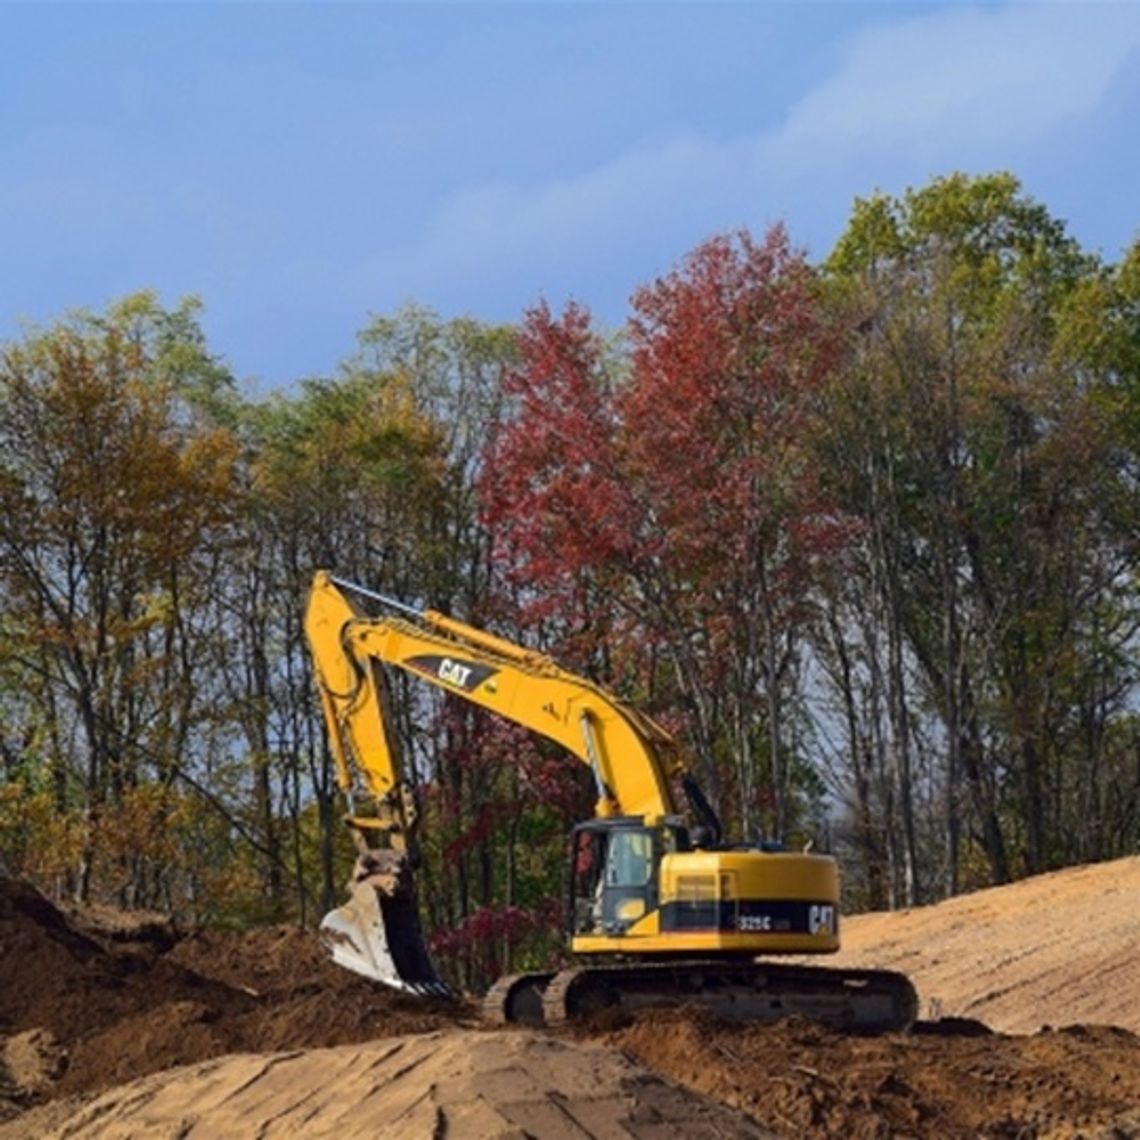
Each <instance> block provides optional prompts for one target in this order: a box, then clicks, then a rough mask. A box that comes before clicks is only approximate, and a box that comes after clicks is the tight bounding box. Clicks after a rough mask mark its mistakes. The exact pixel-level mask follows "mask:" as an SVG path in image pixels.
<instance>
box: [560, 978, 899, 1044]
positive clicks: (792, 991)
mask: <svg viewBox="0 0 1140 1140" xmlns="http://www.w3.org/2000/svg"><path fill="white" fill-rule="evenodd" d="M695 973H699V974H701V975H704V977H705V978H706V980H707V983H706V985H705V986H704V987H703V989H698V990H691V989H689V988H688V984H686V983H687V979H686V983H683V982H682V981H681V980H680V979H681V978H683V977H684V976H685V975H690V976H691V975H693V974H695ZM757 977H762V978H764V979H765V981H766V982H767V984H766V985H765V986H763V987H762V988H759V989H758V990H757V991H756V992H757V993H758V994H759V995H763V994H772V995H773V996H775V995H779V996H780V999H781V1005H780V1007H779V1008H777V1009H774V1010H773V1011H772V1012H771V1013H769V1012H767V1011H765V1012H764V1013H761V1014H759V1015H758V1016H756V1017H754V1018H748V1019H750V1020H776V1019H778V1018H779V1017H781V1016H789V1015H796V1014H800V1015H802V1016H808V1017H811V1018H812V1019H813V1020H817V1021H820V1022H822V1023H823V1024H825V1025H830V1026H831V1027H832V1028H835V1029H839V1030H853V1031H854V1032H859V1033H888V1032H897V1031H902V1030H906V1029H909V1028H910V1026H911V1025H913V1024H914V1021H915V1020H916V1018H917V1016H918V995H917V994H916V992H915V989H914V986H913V985H912V984H911V982H910V979H909V978H907V977H906V976H905V975H904V974H898V973H894V972H893V971H890V970H834V969H828V968H826V967H817V966H784V965H776V964H773V963H771V962H757V963H753V962H748V963H741V964H736V965H733V964H726V963H723V962H708V961H699V960H696V961H688V962H671V963H653V964H647V965H632V966H631V965H624V966H602V967H597V966H582V967H577V968H574V969H569V970H563V971H562V972H561V973H559V974H557V975H556V976H555V977H554V978H553V979H552V980H551V982H550V984H549V985H548V986H547V987H546V990H545V992H544V994H543V999H542V1010H543V1017H544V1019H545V1022H546V1024H547V1025H559V1024H562V1023H564V1022H566V1021H572V1020H574V1019H575V1018H576V1017H579V1016H581V1015H582V1014H583V1013H586V1012H589V1011H590V1010H591V1009H596V1008H599V1007H601V1006H606V1005H617V1006H620V1005H622V1004H625V1003H624V1002H623V996H626V995H630V996H634V997H636V999H637V1004H656V1001H655V998H654V996H653V995H654V993H656V995H657V996H659V998H660V1004H662V1005H679V1004H692V1005H695V1006H698V1007H699V1006H700V1005H701V1004H702V997H703V996H709V997H712V996H714V995H715V992H716V991H717V990H718V989H722V988H724V987H731V986H741V987H744V988H745V989H748V988H749V987H752V986H754V984H755V980H756V979H757ZM832 996H834V997H845V998H846V999H847V1001H848V1003H849V1006H850V1009H849V1010H847V1011H836V1012H831V1011H829V1012H828V1013H827V1014H825V1015H820V1014H813V1013H804V1012H803V1010H802V1009H800V1008H796V1002H797V1000H799V1001H800V1002H802V1003H804V1004H805V1005H806V1006H807V1007H809V1008H810V1006H811V1004H812V1002H813V1000H818V999H819V998H821V997H823V998H829V997H832ZM861 997H864V998H867V997H869V998H871V999H873V1000H875V1001H879V1002H881V1001H882V999H884V998H889V1001H890V1006H891V1012H890V1014H889V1015H888V1016H887V1017H885V1018H882V1017H881V1016H880V1015H879V1014H878V1013H877V1012H875V1013H873V1014H872V1013H869V1012H868V1010H869V1009H870V1005H869V1003H868V1002H867V1001H866V1000H864V1001H862V1002H861V1001H860V998H861ZM785 1002H786V1003H787V1004H786V1009H785V1007H784V1003H785ZM710 1004H711V1003H710ZM852 1009H853V1010H854V1011H855V1012H854V1013H852V1012H851V1010H852Z"/></svg>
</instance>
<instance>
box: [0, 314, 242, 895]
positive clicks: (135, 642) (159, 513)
mask: <svg viewBox="0 0 1140 1140" xmlns="http://www.w3.org/2000/svg"><path fill="white" fill-rule="evenodd" d="M191 313H192V308H191V307H188V306H183V307H181V308H180V309H178V310H175V311H174V312H166V311H164V310H162V309H161V308H159V307H158V305H157V303H156V302H155V301H154V299H153V298H152V297H150V296H148V295H140V296H138V297H133V298H129V299H128V300H126V301H124V302H122V303H121V304H119V305H117V306H114V307H113V308H112V309H111V310H109V312H108V313H107V314H106V315H105V316H102V317H93V316H89V315H78V316H76V317H74V318H72V319H70V320H67V321H65V322H61V323H60V324H59V325H57V326H55V327H53V328H51V329H49V330H47V331H45V332H40V333H34V334H31V335H29V336H28V337H27V338H26V339H25V340H24V341H23V342H22V343H18V344H13V345H9V346H7V347H6V348H5V349H4V351H3V354H2V356H0V454H2V456H3V458H2V460H0V605H2V607H3V610H2V620H3V622H4V624H5V625H6V627H7V629H8V631H9V635H10V637H11V638H12V644H13V645H14V646H15V647H16V649H15V653H14V654H13V657H14V661H15V663H16V664H17V665H18V667H19V669H20V670H21V671H22V672H23V673H24V674H25V675H26V676H28V677H29V678H31V679H32V683H31V684H29V686H28V688H27V695H28V697H29V699H31V700H34V701H37V702H39V710H38V714H37V719H38V720H39V721H40V723H42V724H43V726H44V732H45V734H46V736H45V740H44V744H43V746H42V747H43V752H44V754H45V758H46V762H47V764H48V765H49V766H50V768H51V772H52V775H51V779H50V786H51V787H52V789H53V795H54V799H55V802H54V807H55V810H56V811H57V812H58V813H60V814H63V813H66V812H68V811H71V810H73V809H76V808H78V810H79V811H80V812H81V814H82V818H83V823H84V837H83V844H82V851H81V854H80V857H79V862H78V865H77V866H74V867H72V868H71V870H72V871H73V873H74V888H75V891H76V893H77V894H78V895H79V896H80V897H82V898H85V897H87V895H88V893H89V891H90V889H91V884H92V876H93V874H94V870H95V861H96V859H97V858H98V857H99V856H100V855H101V851H100V848H99V844H100V835H101V829H104V830H106V829H108V828H110V827H111V825H112V823H113V816H114V812H115V811H116V810H117V809H120V808H123V807H125V806H129V805H130V803H131V801H132V797H134V798H135V799H137V798H138V795H139V791H138V790H139V788H140V785H141V784H142V783H143V782H144V780H148V779H149V780H152V781H156V782H157V784H158V785H159V787H160V788H169V786H170V785H171V783H172V782H173V781H174V780H175V779H176V778H177V776H178V775H179V773H180V771H181V767H182V765H183V764H184V763H185V761H186V759H187V751H188V749H189V748H190V747H191V735H192V732H193V729H194V726H195V724H196V723H197V722H198V720H199V718H200V717H201V716H202V714H203V697H204V691H203V690H204V688H205V687H204V686H203V687H202V688H201V689H200V688H199V685H198V679H199V673H198V670H199V668H200V666H201V656H200V655H201V642H200V638H199V631H198V630H197V629H196V627H195V624H194V622H193V620H192V618H191V615H192V614H193V612H194V611H195V607H196V606H197V605H199V604H200V603H201V599H202V593H203V580H202V578H201V577H200V571H201V560H202V558H203V557H205V556H207V555H206V553H205V552H206V550H207V545H206V539H207V536H210V535H215V534H217V533H219V532H220V531H221V530H222V529H224V527H225V525H226V523H227V521H228V518H229V512H230V505H231V499H230V477H231V472H232V467H233V460H234V454H235V453H234V444H233V440H232V438H231V437H230V436H229V434H228V433H226V432H225V431H221V430H213V429H208V428H203V427H201V426H199V425H197V424H196V423H195V422H194V417H193V416H192V415H190V414H189V411H190V409H189V407H188V405H186V404H185V403H184V402H183V401H181V400H180V398H179V396H178V391H179V388H180V386H182V385H184V384H190V383H191V382H192V381H193V380H194V378H195V377H197V376H201V375H203V374H205V373H206V372H207V371H209V370H210V369H211V368H212V364H211V362H209V361H208V360H207V359H205V358H204V357H203V356H202V355H201V353H200V351H199V348H200V345H199V344H198V343H197V342H196V341H191V342H190V343H185V342H183V341H182V340H180V339H179V337H178V336H177V335H175V334H176V333H177V330H179V329H182V330H185V329H187V328H190V327H192V321H191ZM148 802H149V801H148ZM154 805H155V806H154V809H153V812H151V813H150V814H151V816H152V817H153V818H151V819H150V820H149V825H150V826H153V827H154V828H156V829H159V828H161V825H162V815H163V813H164V811H165V806H164V801H163V797H162V796H161V795H160V796H158V797H157V798H156V799H155V800H154ZM128 862H129V863H130V865H126V862H125V861H124V860H120V863H122V864H123V865H121V866H119V867H118V868H117V869H116V870H115V875H116V876H117V878H118V885H119V893H120V895H121V897H122V898H124V899H126V900H127V901H134V902H139V903H142V902H145V901H147V900H148V899H154V898H155V894H154V892H155V890H156V889H158V888H157V887H156V880H158V879H161V877H162V874H163V868H162V866H161V864H160V863H157V862H156V863H153V864H150V865H149V866H147V865H145V861H144V860H142V859H141V858H134V859H133V860H130V861H128ZM148 875H149V877H148Z"/></svg>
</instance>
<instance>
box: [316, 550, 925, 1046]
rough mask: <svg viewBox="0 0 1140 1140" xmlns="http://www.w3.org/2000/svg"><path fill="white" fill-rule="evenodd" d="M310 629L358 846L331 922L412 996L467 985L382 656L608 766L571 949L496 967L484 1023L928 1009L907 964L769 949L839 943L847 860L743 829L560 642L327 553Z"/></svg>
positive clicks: (812, 949) (571, 924) (574, 838)
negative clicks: (506, 969) (438, 956)
mask: <svg viewBox="0 0 1140 1140" xmlns="http://www.w3.org/2000/svg"><path fill="white" fill-rule="evenodd" d="M356 598H359V599H368V600H369V601H370V602H371V603H379V605H380V607H382V608H383V610H384V611H386V612H384V613H383V614H381V615H380V616H375V615H374V614H369V613H367V612H365V610H364V609H362V608H361V607H360V605H359V604H358V602H357V601H356V600H354V599H356ZM370 608H371V609H373V610H374V609H376V608H377V607H376V606H375V605H373V606H371V607H370ZM305 633H306V637H307V640H308V643H309V647H310V650H311V653H312V660H313V665H314V674H315V680H316V686H317V691H318V694H319V697H320V702H321V706H322V710H323V713H324V719H325V726H326V732H327V737H328V743H329V749H330V752H331V754H332V758H333V761H334V765H335V769H336V776H337V782H338V785H339V787H340V789H341V791H342V792H343V794H344V796H345V798H346V801H347V804H348V815H347V817H346V822H347V824H348V826H349V828H350V830H351V833H352V835H353V838H354V841H355V844H356V848H357V853H358V856H357V859H356V864H355V866H354V868H353V872H352V878H351V881H350V883H349V895H350V897H349V899H348V901H347V902H345V903H344V905H342V906H340V907H338V908H337V909H335V910H333V911H332V912H330V913H329V914H328V915H326V916H325V918H324V919H323V921H322V924H321V937H322V940H323V941H324V942H325V944H326V946H327V948H328V950H329V952H330V953H331V956H332V958H333V960H334V961H335V962H337V963H338V964H340V965H341V966H344V967H346V968H348V969H350V970H354V971H356V972H357V973H359V974H362V975H364V976H365V977H368V978H372V979H374V980H376V981H378V982H381V983H383V984H384V985H386V986H390V987H392V988H394V989H397V990H402V991H404V992H407V993H412V994H419V995H440V996H443V995H447V994H449V993H450V990H449V987H447V986H446V985H445V984H444V983H443V981H442V980H441V979H440V977H439V975H438V973H437V972H436V969H435V967H434V965H433V963H432V961H431V957H430V955H429V953H428V950H427V946H426V943H425V940H424V937H423V931H422V928H421V925H420V919H419V915H418V911H417V905H416V894H415V884H414V871H415V866H416V864H417V859H418V854H417V842H416V835H417V828H418V821H419V817H418V812H417V803H416V795H415V791H414V788H413V786H412V784H411V783H410V782H409V780H408V779H407V777H406V774H405V772H404V770H403V765H402V763H401V758H400V753H399V747H398V742H397V740H396V737H395V733H394V732H393V731H392V724H393V721H392V717H391V706H390V701H391V696H390V692H389V689H390V687H389V685H388V684H387V680H386V672H385V671H386V670H388V669H395V670H400V671H402V672H404V673H407V674H409V675H411V676H414V677H416V678H419V679H421V680H422V681H423V682H425V683H426V684H428V685H431V686H434V687H435V688H437V689H439V690H441V691H443V692H445V693H450V694H452V695H454V696H455V697H458V698H460V699H462V700H464V701H468V702H470V703H471V704H473V705H477V706H479V707H481V708H484V709H488V710H490V711H491V712H492V713H495V714H497V715H498V716H501V717H504V718H506V719H507V720H508V721H511V722H513V723H515V724H517V725H521V726H523V727H525V728H527V729H529V730H531V731H532V732H534V733H537V734H539V735H540V736H542V737H545V738H546V739H548V740H551V741H553V742H555V743H556V744H558V745H560V746H561V747H562V748H563V749H564V750H565V751H566V752H567V753H569V754H570V755H571V756H573V757H576V758H577V760H579V761H580V762H581V763H583V764H585V765H586V766H587V767H588V768H589V771H590V773H591V774H592V777H593V784H594V787H595V789H596V793H597V803H596V805H595V808H594V815H593V818H591V819H587V820H584V821H583V822H581V823H579V824H577V825H576V826H575V827H574V828H573V831H572V834H571V835H570V837H569V839H570V844H569V868H568V874H567V876H566V879H567V897H566V916H567V926H568V931H567V933H568V935H569V949H570V951H571V955H572V959H573V963H574V964H573V965H571V966H569V967H567V968H565V969H562V970H549V971H537V972H528V973H520V974H513V975H510V976H507V977H504V978H501V979H499V980H498V981H497V982H495V983H494V984H493V985H492V986H491V988H490V990H489V991H488V993H487V994H486V996H485V998H484V999H483V1013H484V1016H485V1018H486V1019H487V1020H489V1021H491V1022H495V1023H508V1022H524V1023H529V1024H544V1023H545V1024H558V1023H562V1022H566V1021H568V1020H573V1019H576V1018H580V1017H582V1016H584V1015H586V1014H589V1013H592V1012H594V1011H597V1010H600V1009H605V1008H612V1007H621V1008H629V1009H635V1008H637V1007H642V1006H661V1005H677V1004H690V1005H698V1006H702V1007H705V1008H708V1009H710V1010H712V1011H714V1012H715V1013H717V1014H718V1015H721V1016H724V1017H728V1018H735V1019H738V1020H744V1021H764V1020H776V1019H779V1018H784V1017H790V1016H798V1017H803V1018H808V1019H811V1020H814V1021H818V1022H823V1023H825V1024H827V1025H831V1026H833V1027H837V1028H840V1029H843V1030H847V1031H853V1032H859V1033H878V1032H887V1031H892V1030H901V1029H905V1028H908V1027H909V1026H910V1025H911V1024H912V1023H913V1022H914V1020H915V1017H916V1014H917V1006H918V1002H917V996H916V993H915V990H914V987H913V986H912V985H911V983H910V981H909V979H907V978H906V977H905V976H904V975H902V974H898V973H894V972H892V971H887V970H835V969H829V968H826V967H819V966H814V965H803V964H800V963H799V962H798V961H797V962H787V961H782V962H776V961H773V960H772V958H773V957H780V956H789V955H795V956H804V955H816V954H829V953H833V952H834V951H836V950H837V949H838V948H839V877H838V870H837V867H836V863H835V861H834V860H833V859H832V858H831V857H829V856H827V855H823V854H818V853H814V852H811V851H789V850H785V849H782V848H779V847H778V846H777V845H775V844H770V843H763V844H752V845H749V844H744V843H731V842H727V841H726V840H725V838H724V836H723V834H722V827H721V824H720V822H719V820H718V818H717V815H716V813H715V811H714V810H713V808H712V806H711V805H710V803H709V801H708V799H707V797H706V796H705V795H704V794H703V792H702V791H701V788H700V786H699V784H698V783H697V781H696V779H695V778H694V776H693V774H692V772H691V771H690V769H689V766H688V765H687V764H686V762H685V759H684V757H683V755H682V753H681V750H680V749H679V747H678V745H677V743H676V742H675V740H674V739H673V737H672V736H671V735H670V734H669V733H668V732H666V731H665V730H664V729H663V728H662V727H660V726H659V725H657V724H656V723H655V722H654V721H653V720H651V719H650V718H649V717H648V716H646V715H644V714H643V713H641V712H639V711H638V710H636V709H634V708H633V707H631V706H629V705H627V704H626V703H624V702H622V701H621V700H619V699H617V698H616V697H615V696H613V695H612V694H610V693H608V692H607V691H606V690H605V689H603V688H602V687H601V686H599V685H597V684H595V683H593V682H592V681H590V680H588V679H587V678H585V677H581V676H578V675H576V674H574V673H572V672H568V671H567V670H565V669H562V668H561V667H559V666H558V665H557V664H556V663H555V662H554V661H553V660H551V659H550V658H549V657H547V656H544V655H543V654H540V653H537V652H534V651H532V650H529V649H527V648H525V647H523V646H520V645H517V644H515V643H513V642H511V641H509V640H507V639H504V638H502V637H498V636H495V635H494V634H490V633H487V632H485V631H483V630H480V629H476V628H474V627H472V626H470V625H467V624H466V623H464V622H462V621H459V620H457V619H455V618H453V617H449V616H447V615H445V614H442V613H438V612H435V611H433V610H422V611H421V610H417V609H414V608H412V607H410V606H406V605H404V604H403V603H401V602H399V601H398V600H396V599H393V598H389V597H385V596H384V595H383V594H379V593H376V592H375V591H372V590H369V589H366V588H364V587H362V586H359V585H356V584H354V583H352V582H349V581H346V580H344V579H341V578H338V577H335V576H334V575H333V574H332V573H330V572H329V571H327V570H320V571H318V572H317V573H316V575H315V576H314V579H313V582H312V586H311V589H310V591H309V597H308V603H307V607H306V612H305ZM674 789H677V790H679V791H680V794H681V797H682V798H683V802H684V804H685V808H686V810H685V811H681V810H680V809H679V806H678V800H677V799H675V792H674Z"/></svg>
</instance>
